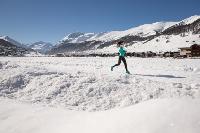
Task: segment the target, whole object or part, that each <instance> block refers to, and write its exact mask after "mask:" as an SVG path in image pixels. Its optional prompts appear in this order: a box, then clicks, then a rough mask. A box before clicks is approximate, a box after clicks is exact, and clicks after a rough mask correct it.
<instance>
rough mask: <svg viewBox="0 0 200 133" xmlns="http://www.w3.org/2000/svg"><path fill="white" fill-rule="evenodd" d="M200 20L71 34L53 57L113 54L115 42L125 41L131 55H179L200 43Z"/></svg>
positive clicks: (57, 47) (53, 52) (54, 51)
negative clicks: (165, 52)
mask: <svg viewBox="0 0 200 133" xmlns="http://www.w3.org/2000/svg"><path fill="white" fill-rule="evenodd" d="M199 34H200V16H198V15H195V16H191V17H189V18H186V19H184V20H181V21H179V22H156V23H152V24H144V25H141V26H138V27H134V28H131V29H128V30H125V31H111V32H103V33H80V32H77V33H72V34H69V35H67V36H66V37H64V38H63V39H62V40H61V41H60V43H59V44H58V45H56V46H55V47H53V48H52V49H51V50H50V52H49V53H50V54H55V53H66V52H67V53H69V52H82V51H86V52H95V53H96V52H100V53H113V51H116V45H115V44H116V42H117V41H119V40H123V41H125V43H126V45H127V46H128V47H127V48H128V49H131V51H130V52H134V51H140V52H145V51H154V52H161V51H169V50H172V51H177V50H178V48H179V47H185V46H190V45H192V43H191V42H193V43H194V42H195V43H200V39H199V36H200V35H199Z"/></svg>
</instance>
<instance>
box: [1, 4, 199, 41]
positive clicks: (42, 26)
mask: <svg viewBox="0 0 200 133" xmlns="http://www.w3.org/2000/svg"><path fill="white" fill-rule="evenodd" d="M0 14H1V18H0V35H8V36H10V37H12V38H14V39H15V40H17V41H19V42H22V43H31V42H36V41H40V40H41V41H48V42H52V43H55V42H57V41H59V40H60V39H62V38H63V37H64V36H65V35H67V34H68V33H71V32H77V31H80V32H104V31H111V30H126V29H128V28H131V27H135V26H138V25H142V24H146V23H153V22H157V21H179V20H182V19H184V18H187V17H190V16H192V15H200V0H0Z"/></svg>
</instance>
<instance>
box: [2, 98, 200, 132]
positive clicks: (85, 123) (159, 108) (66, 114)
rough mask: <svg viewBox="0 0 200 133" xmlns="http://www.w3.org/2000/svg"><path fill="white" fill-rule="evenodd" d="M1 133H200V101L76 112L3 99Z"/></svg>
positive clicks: (154, 103) (175, 101) (146, 103)
mask: <svg viewBox="0 0 200 133" xmlns="http://www.w3.org/2000/svg"><path fill="white" fill-rule="evenodd" d="M0 106H1V108H0V123H1V128H0V132H2V133H13V132H15V133H27V132H29V133H57V132H58V133H66V132H70V133H133V132H136V133H155V132H156V133H160V132H162V133H199V131H200V115H199V112H200V100H192V99H179V100H177V99H163V100H161V99H158V100H150V101H147V102H143V103H140V104H137V105H135V106H131V107H128V108H124V109H120V110H119V109H115V110H109V111H101V112H95V113H91V112H74V111H67V110H63V109H61V108H47V107H41V106H30V105H27V104H21V103H16V102H14V101H11V100H5V99H1V100H0Z"/></svg>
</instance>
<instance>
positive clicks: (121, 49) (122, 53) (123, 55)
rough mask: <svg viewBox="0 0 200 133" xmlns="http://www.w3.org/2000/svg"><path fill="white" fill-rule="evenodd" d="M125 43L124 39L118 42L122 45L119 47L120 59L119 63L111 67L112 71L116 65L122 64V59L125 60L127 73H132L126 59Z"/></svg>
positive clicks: (118, 44)
mask: <svg viewBox="0 0 200 133" xmlns="http://www.w3.org/2000/svg"><path fill="white" fill-rule="evenodd" d="M123 43H124V42H123V41H119V42H118V43H117V46H118V47H120V48H119V60H118V63H117V64H115V65H114V66H112V67H111V71H113V68H114V67H116V66H119V65H120V64H121V61H123V63H124V66H125V69H126V73H128V74H130V72H129V71H128V68H127V63H126V59H125V55H126V50H125V49H124V47H123Z"/></svg>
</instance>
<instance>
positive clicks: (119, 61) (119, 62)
mask: <svg viewBox="0 0 200 133" xmlns="http://www.w3.org/2000/svg"><path fill="white" fill-rule="evenodd" d="M121 60H122V58H121V56H119V59H118V63H117V64H115V65H114V66H112V67H111V71H113V68H114V67H116V66H119V65H120V64H121Z"/></svg>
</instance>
